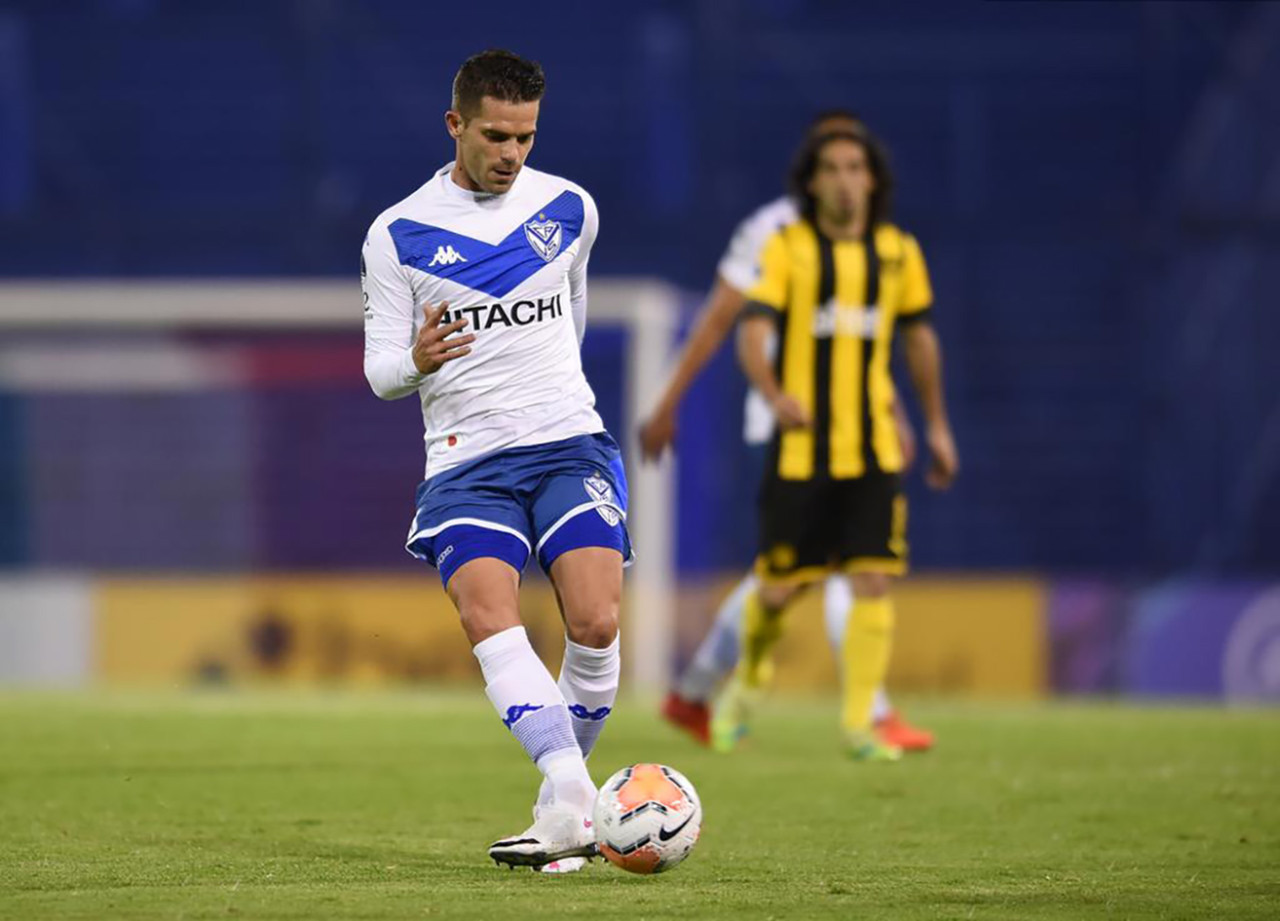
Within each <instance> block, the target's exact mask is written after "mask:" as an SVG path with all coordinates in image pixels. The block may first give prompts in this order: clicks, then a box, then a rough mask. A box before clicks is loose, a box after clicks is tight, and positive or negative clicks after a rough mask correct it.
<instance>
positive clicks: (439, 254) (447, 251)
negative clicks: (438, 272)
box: [427, 246, 467, 268]
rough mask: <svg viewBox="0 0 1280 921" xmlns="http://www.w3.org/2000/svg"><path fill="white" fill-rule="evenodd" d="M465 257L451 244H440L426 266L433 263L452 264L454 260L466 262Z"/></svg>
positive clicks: (433, 264)
mask: <svg viewBox="0 0 1280 921" xmlns="http://www.w3.org/2000/svg"><path fill="white" fill-rule="evenodd" d="M466 261H467V257H466V256H464V255H462V253H460V252H458V251H457V250H456V249H454V248H453V247H452V246H440V247H437V248H436V255H435V258H434V259H432V260H431V261H430V262H428V263H427V267H428V268H430V267H431V266H435V265H453V264H454V263H455V262H466Z"/></svg>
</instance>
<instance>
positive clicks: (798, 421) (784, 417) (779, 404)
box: [769, 393, 813, 431]
mask: <svg viewBox="0 0 1280 921" xmlns="http://www.w3.org/2000/svg"><path fill="white" fill-rule="evenodd" d="M769 405H770V406H772V407H773V415H774V416H775V417H776V418H777V420H778V427H779V428H781V429H783V430H784V431H790V430H791V429H807V428H808V427H809V426H810V425H812V424H813V420H812V419H810V418H809V413H808V411H807V410H806V409H805V408H804V407H803V406H801V405H800V402H799V401H798V400H797V399H796V398H795V397H793V396H791V395H790V394H786V393H780V394H778V395H777V396H776V397H774V398H773V401H772V402H771V403H770V404H769Z"/></svg>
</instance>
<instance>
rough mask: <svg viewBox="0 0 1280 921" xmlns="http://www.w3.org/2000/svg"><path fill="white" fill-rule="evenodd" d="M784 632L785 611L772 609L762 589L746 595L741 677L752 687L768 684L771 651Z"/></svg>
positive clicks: (739, 673)
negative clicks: (762, 596) (764, 597)
mask: <svg viewBox="0 0 1280 921" xmlns="http://www.w3.org/2000/svg"><path fill="white" fill-rule="evenodd" d="M780 636H782V612H781V611H770V610H769V609H768V608H766V607H765V606H764V602H763V601H761V600H760V592H759V591H754V592H752V593H751V594H750V595H748V596H747V599H746V601H745V602H744V603H743V606H742V657H741V658H740V659H739V660H738V677H739V678H740V679H741V681H742V683H743V684H744V685H746V686H747V687H749V688H758V687H760V686H761V685H763V684H765V683H766V682H767V680H768V675H769V672H770V671H771V669H770V668H769V652H770V650H772V649H773V647H774V645H775V644H776V643H777V642H778V638H779V637H780Z"/></svg>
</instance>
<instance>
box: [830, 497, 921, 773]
mask: <svg viewBox="0 0 1280 921" xmlns="http://www.w3.org/2000/svg"><path fill="white" fill-rule="evenodd" d="M833 498H834V501H835V503H836V504H837V505H838V506H839V509H838V511H839V513H840V519H839V520H840V521H841V533H840V557H841V559H842V560H843V561H844V562H845V564H846V565H847V568H848V569H849V570H850V571H851V573H852V577H851V578H852V582H853V593H854V602H853V606H852V609H851V613H850V616H849V622H848V625H847V627H846V628H845V636H844V643H843V647H842V661H843V668H842V669H841V686H842V701H841V727H842V729H843V731H844V734H845V739H846V742H847V744H848V746H849V751H850V753H851V754H852V755H853V756H854V757H855V758H858V759H860V760H877V761H879V760H896V759H897V758H898V757H900V756H901V754H902V750H901V749H900V748H899V747H898V746H896V745H888V744H886V743H884V742H882V741H881V740H879V739H878V738H877V737H876V735H875V733H874V731H873V723H874V713H873V710H874V704H875V696H876V692H877V690H878V689H879V688H880V686H881V685H883V683H884V678H885V675H886V673H887V672H888V669H889V655H890V652H891V650H892V643H893V626H894V610H893V601H892V599H891V598H890V594H889V589H890V584H891V581H892V577H893V576H894V575H896V574H900V573H902V572H904V571H905V570H906V564H907V561H906V553H907V543H906V498H905V497H904V496H903V495H902V493H901V490H900V484H899V480H898V477H897V476H895V475H892V474H880V473H877V474H868V475H866V476H863V477H859V478H858V479H856V480H849V481H846V482H844V483H842V484H841V485H840V487H839V489H838V491H837V492H836V494H835V495H834V497H833Z"/></svg>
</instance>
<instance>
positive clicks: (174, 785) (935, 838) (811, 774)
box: [0, 690, 1280, 921]
mask: <svg viewBox="0 0 1280 921" xmlns="http://www.w3.org/2000/svg"><path fill="white" fill-rule="evenodd" d="M911 713H912V716H913V717H915V718H917V719H919V720H920V721H922V722H925V723H927V724H928V725H930V726H932V727H933V728H935V729H937V730H938V732H939V734H940V738H941V744H940V746H939V747H938V749H937V750H936V751H934V752H932V753H930V754H927V755H922V756H915V757H911V758H909V759H907V760H906V761H904V762H903V763H901V764H898V765H860V764H852V763H848V762H845V761H844V760H842V759H841V756H840V753H839V750H838V749H837V747H836V745H835V739H836V736H835V731H834V725H835V705H834V702H832V701H826V700H796V699H791V700H775V701H773V702H771V703H770V704H769V705H767V707H766V709H765V711H764V712H763V713H762V714H761V718H760V720H759V721H758V724H757V727H756V734H755V737H754V739H753V741H752V744H751V745H750V747H749V748H748V749H746V750H744V751H742V752H740V753H739V754H737V755H734V756H732V757H721V756H717V755H714V754H712V753H710V752H707V751H704V750H702V749H699V748H697V747H696V746H694V745H693V744H692V743H691V742H689V741H687V740H686V739H684V737H682V736H678V735H677V734H676V733H675V732H674V731H672V730H670V729H669V728H668V727H667V726H665V725H664V724H662V723H660V722H659V721H658V719H657V718H656V716H655V714H654V707H653V706H651V705H643V706H642V705H640V704H638V703H634V702H632V703H627V702H624V704H623V705H622V706H621V707H620V709H619V711H618V714H617V716H616V717H615V718H614V719H613V720H612V721H611V723H610V724H609V727H608V729H607V730H606V732H605V735H604V737H603V740H602V741H601V744H600V747H599V749H598V751H597V753H596V756H595V757H594V758H593V764H594V769H595V774H596V776H597V779H603V778H604V777H605V776H606V775H607V774H608V773H610V772H612V771H613V770H615V769H616V768H618V767H620V766H622V765H624V764H627V763H631V762H634V761H642V760H655V761H663V762H666V763H669V764H671V765H673V766H675V767H677V768H679V769H680V770H682V771H684V772H685V773H686V774H687V775H688V776H689V778H690V779H691V780H692V781H693V782H694V783H695V784H696V785H697V786H698V789H699V791H700V792H701V794H702V799H703V805H704V810H705V821H704V825H703V834H702V840H701V842H700V843H699V845H698V847H697V848H696V849H695V850H694V852H693V854H692V855H691V856H690V858H689V860H688V861H686V862H685V863H684V864H683V865H682V866H680V867H679V868H677V869H675V870H673V871H672V872H670V873H668V874H665V875H661V876H656V877H634V876H629V875H627V874H625V873H623V872H621V871H618V870H616V869H614V868H613V867H610V866H607V865H605V864H603V863H602V862H600V861H597V862H596V863H595V864H593V865H592V866H590V867H589V868H588V869H587V870H586V871H585V872H583V873H579V874H577V875H576V876H566V877H558V878H555V877H544V876H540V875H538V874H534V873H531V872H529V871H525V870H519V871H508V870H506V869H498V868H497V867H495V866H493V864H491V863H489V862H488V861H487V859H486V857H485V852H484V848H485V845H486V844H487V843H488V842H489V841H490V840H491V839H493V838H495V837H498V836H500V835H503V834H506V833H510V832H513V831H519V830H521V829H522V828H523V827H524V826H525V824H526V823H527V820H528V807H529V804H530V801H531V799H532V796H533V792H534V790H535V786H536V782H537V774H536V771H535V770H534V768H533V767H532V766H531V765H530V764H528V763H527V761H526V760H525V759H524V756H523V755H522V753H521V752H520V750H519V748H518V747H517V745H516V744H515V742H514V741H513V740H512V739H510V738H509V737H508V735H507V733H506V732H505V731H504V730H503V729H502V726H501V724H500V723H499V722H498V720H497V718H496V717H495V716H494V715H493V713H492V712H491V711H490V709H489V707H488V705H487V703H486V702H485V700H484V698H483V695H482V694H481V693H480V692H479V691H478V690H477V691H475V692H474V693H459V692H450V693H441V692H434V691H421V692H404V693H397V694H372V693H370V694H352V693H339V692H334V693H332V694H324V693H308V694H298V695H293V694H267V693H253V694H237V693H232V692H227V693H225V694H222V693H201V694H177V693H175V694H172V695H164V696H155V695H134V694H112V695H98V696H93V697H89V696H83V697H75V696H45V695H28V694H8V695H0V918H5V919H9V918H13V919H24V921H25V919H46V918H50V919H56V918H81V919H94V921H98V919H117V918H125V919H134V918H164V919H202V918H217V919H227V918H245V919H248V918H298V919H304V918H305V919H326V918H358V919H382V918H477V919H508V918H509V919H518V921H529V919H539V918H555V919H564V918H573V917H580V918H584V919H586V918H590V919H608V918H619V919H627V921H640V919H668V918H698V919H702V918H711V919H718V918H732V919H735V921H739V919H748V918H778V919H784V918H785V919H808V918H847V919H853V918H858V919H861V918H911V919H916V918H920V919H923V918H930V919H948V918H957V919H966V918H977V919H988V918H1018V919H1024V918H1033V919H1034V918H1061V919H1090V918H1107V919H1125V918H1134V919H1138V918H1144V919H1145V918H1168V919H1181V918H1188V919H1190V918H1230V919H1241V918H1270V919H1274V918H1280V715H1278V714H1277V713H1276V712H1275V711H1270V712H1268V711H1226V710H1217V709H1207V708H1186V707H1147V708H1137V707H1128V706H1107V705H1086V704H1043V705H1031V704H1023V705H1012V704H1007V705H1006V704H975V703H949V702H934V703H927V702H919V703H917V704H916V705H915V706H914V707H913V708H912V710H911Z"/></svg>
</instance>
